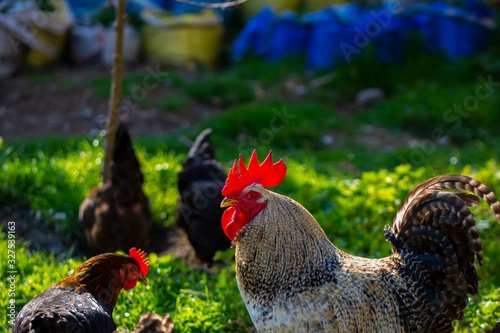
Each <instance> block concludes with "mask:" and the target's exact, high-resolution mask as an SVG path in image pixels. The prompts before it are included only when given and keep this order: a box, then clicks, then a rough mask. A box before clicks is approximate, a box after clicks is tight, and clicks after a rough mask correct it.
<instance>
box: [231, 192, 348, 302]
mask: <svg viewBox="0 0 500 333" xmlns="http://www.w3.org/2000/svg"><path fill="white" fill-rule="evenodd" d="M263 195H264V196H265V197H266V198H267V205H266V208H264V209H263V210H262V211H261V212H260V213H259V214H258V215H256V216H255V217H254V218H253V219H252V221H251V222H250V223H249V224H248V225H247V226H246V227H245V228H244V229H243V230H242V231H241V232H240V233H239V234H238V238H237V242H236V261H237V272H236V274H237V280H238V282H240V283H241V288H243V289H247V290H248V291H250V293H251V294H254V295H259V296H257V298H259V297H260V298H265V301H266V302H267V301H270V300H271V301H272V299H278V298H279V297H280V296H283V295H284V294H286V293H287V292H290V290H289V288H286V286H290V285H293V287H294V292H300V291H303V290H307V289H309V288H312V287H313V286H314V285H315V282H314V277H311V279H309V278H308V277H306V276H303V275H302V274H301V272H305V271H311V270H312V271H318V272H323V273H324V274H325V278H326V279H329V280H331V281H332V282H333V281H334V280H335V277H334V274H333V273H332V274H330V275H329V272H333V269H332V268H333V267H335V266H337V265H338V264H339V262H340V260H341V257H342V252H341V251H340V250H339V249H337V248H336V247H335V246H334V245H333V244H332V243H331V242H330V241H329V240H328V238H327V236H326V235H325V233H324V231H323V230H322V229H321V227H320V226H319V224H318V222H316V220H315V219H314V217H313V216H312V215H311V214H310V213H309V212H308V211H307V210H306V209H305V208H304V207H303V206H302V205H300V204H299V203H298V202H296V201H294V200H292V199H290V198H287V197H285V196H282V195H280V194H277V193H274V192H271V191H268V190H264V191H263ZM283 279H285V280H287V281H288V282H290V283H288V284H287V285H285V284H283V283H279V281H283ZM261 300H262V301H264V299H261ZM257 301H258V300H257Z"/></svg>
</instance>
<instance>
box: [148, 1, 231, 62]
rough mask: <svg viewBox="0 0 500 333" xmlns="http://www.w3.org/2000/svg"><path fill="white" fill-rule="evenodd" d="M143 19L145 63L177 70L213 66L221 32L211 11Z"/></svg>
mask: <svg viewBox="0 0 500 333" xmlns="http://www.w3.org/2000/svg"><path fill="white" fill-rule="evenodd" d="M144 18H145V20H146V22H147V25H146V26H145V27H144V28H143V31H142V32H143V39H144V47H145V51H146V57H147V59H148V61H150V62H156V63H162V64H166V65H176V66H179V65H181V66H190V65H193V64H194V65H202V66H206V67H213V66H214V65H215V62H216V60H217V57H218V55H219V50H220V45H221V41H222V36H223V33H224V28H223V25H222V20H221V18H220V17H219V16H218V15H217V13H215V12H214V11H213V10H211V9H205V10H203V11H202V12H200V13H196V14H184V15H178V16H174V15H161V16H159V15H158V14H153V13H145V14H144Z"/></svg>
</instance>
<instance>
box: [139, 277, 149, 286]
mask: <svg viewBox="0 0 500 333" xmlns="http://www.w3.org/2000/svg"><path fill="white" fill-rule="evenodd" d="M137 280H138V281H139V282H140V283H142V284H143V285H145V286H147V285H148V280H146V277H145V276H144V275H142V276H139V278H138V279H137Z"/></svg>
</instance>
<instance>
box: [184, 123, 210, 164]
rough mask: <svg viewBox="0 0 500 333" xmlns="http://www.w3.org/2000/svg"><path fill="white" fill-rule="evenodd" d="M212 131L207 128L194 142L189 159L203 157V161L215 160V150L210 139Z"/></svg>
mask: <svg viewBox="0 0 500 333" xmlns="http://www.w3.org/2000/svg"><path fill="white" fill-rule="evenodd" d="M211 136H212V129H210V128H207V129H205V130H204V131H202V132H201V133H200V134H199V135H198V136H197V137H196V139H195V140H194V143H193V145H192V146H191V149H189V152H188V157H202V156H203V159H215V149H214V148H213V147H212V144H211V141H210V138H211Z"/></svg>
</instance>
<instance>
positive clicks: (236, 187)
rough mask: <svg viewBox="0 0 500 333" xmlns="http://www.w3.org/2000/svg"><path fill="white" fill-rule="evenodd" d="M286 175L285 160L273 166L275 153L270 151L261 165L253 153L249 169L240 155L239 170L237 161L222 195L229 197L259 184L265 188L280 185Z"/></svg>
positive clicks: (254, 152)
mask: <svg viewBox="0 0 500 333" xmlns="http://www.w3.org/2000/svg"><path fill="white" fill-rule="evenodd" d="M285 175H286V165H285V163H284V162H283V159H280V160H279V161H278V162H276V163H274V164H273V152H272V151H270V152H269V155H267V157H266V159H265V160H264V162H262V164H260V165H259V160H258V159H257V152H256V150H254V151H253V153H252V157H251V158H250V163H248V168H247V167H246V166H245V162H243V157H242V156H241V155H240V160H239V168H238V163H237V162H236V160H235V161H234V165H233V167H232V168H231V170H229V175H228V177H227V180H226V186H224V188H223V189H222V195H223V196H225V197H227V196H229V195H231V194H232V193H234V192H238V191H241V190H243V189H244V188H245V187H247V186H248V185H251V184H254V183H257V184H260V185H262V186H263V187H273V186H276V185H279V184H280V183H281V182H282V181H283V179H285Z"/></svg>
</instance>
